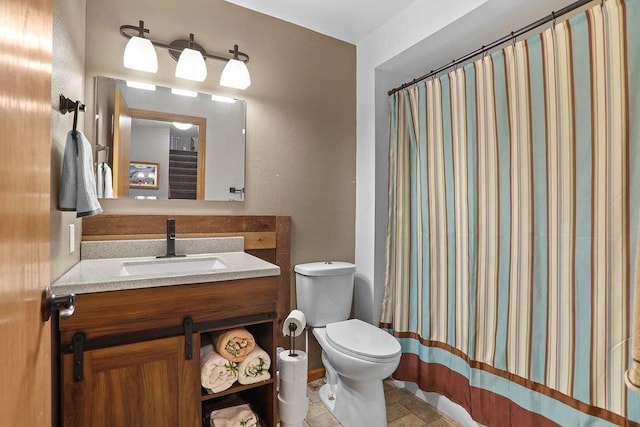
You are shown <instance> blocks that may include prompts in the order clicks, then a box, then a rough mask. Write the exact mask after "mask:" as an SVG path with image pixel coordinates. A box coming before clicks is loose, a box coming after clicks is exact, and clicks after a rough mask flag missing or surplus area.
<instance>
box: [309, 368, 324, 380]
mask: <svg viewBox="0 0 640 427" xmlns="http://www.w3.org/2000/svg"><path fill="white" fill-rule="evenodd" d="M321 378H324V368H318V369H312V370H310V371H309V372H308V373H307V382H309V383H310V382H311V381H315V380H319V379H321Z"/></svg>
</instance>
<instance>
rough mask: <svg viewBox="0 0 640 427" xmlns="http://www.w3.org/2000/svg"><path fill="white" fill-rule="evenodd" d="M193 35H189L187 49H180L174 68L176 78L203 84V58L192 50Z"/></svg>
mask: <svg viewBox="0 0 640 427" xmlns="http://www.w3.org/2000/svg"><path fill="white" fill-rule="evenodd" d="M194 44H195V43H194V41H193V33H192V34H189V47H185V48H184V49H182V52H181V53H180V57H179V58H178V65H177V66H176V77H180V78H181V79H187V80H195V81H197V82H203V81H204V79H206V78H207V64H205V63H204V56H202V54H201V53H200V52H199V51H197V50H195V49H194Z"/></svg>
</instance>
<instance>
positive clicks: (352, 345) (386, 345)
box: [326, 319, 401, 362]
mask: <svg viewBox="0 0 640 427" xmlns="http://www.w3.org/2000/svg"><path fill="white" fill-rule="evenodd" d="M326 334H327V341H328V342H329V344H331V346H332V347H334V348H335V349H336V350H338V351H340V352H342V353H345V354H348V355H349V356H352V357H355V358H358V359H362V360H368V361H371V362H387V361H391V360H393V359H394V358H397V357H398V356H399V355H400V352H401V348H400V343H399V342H398V340H396V339H395V338H394V337H393V336H391V335H389V334H388V333H386V332H385V331H383V330H382V329H379V328H376V327H375V326H373V325H370V324H369V323H366V322H363V321H362V320H359V319H350V320H344V321H341V322H335V323H330V324H328V325H327V326H326Z"/></svg>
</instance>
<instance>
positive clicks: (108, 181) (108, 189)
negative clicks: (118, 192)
mask: <svg viewBox="0 0 640 427" xmlns="http://www.w3.org/2000/svg"><path fill="white" fill-rule="evenodd" d="M96 181H97V183H98V198H99V199H113V175H112V173H111V167H109V165H108V164H107V163H106V162H102V163H100V164H99V165H98V176H97V179H96Z"/></svg>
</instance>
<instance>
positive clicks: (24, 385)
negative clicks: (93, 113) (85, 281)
mask: <svg viewBox="0 0 640 427" xmlns="http://www.w3.org/2000/svg"><path fill="white" fill-rule="evenodd" d="M0 22H1V23H2V24H0V40H1V44H2V49H1V53H0V55H1V56H2V70H1V71H0V75H1V77H0V140H1V141H2V142H1V146H2V155H1V156H0V159H1V161H0V219H1V220H0V385H1V386H0V424H2V425H8V426H9V425H10V426H50V425H51V418H52V417H51V331H50V324H49V323H44V322H43V320H42V317H41V313H40V303H41V295H42V291H43V289H44V288H45V287H46V286H48V285H49V280H50V279H49V278H50V272H49V240H50V237H49V224H50V194H49V193H50V158H51V156H50V151H51V44H52V31H53V30H52V26H53V24H52V23H53V2H52V0H21V1H0Z"/></svg>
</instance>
